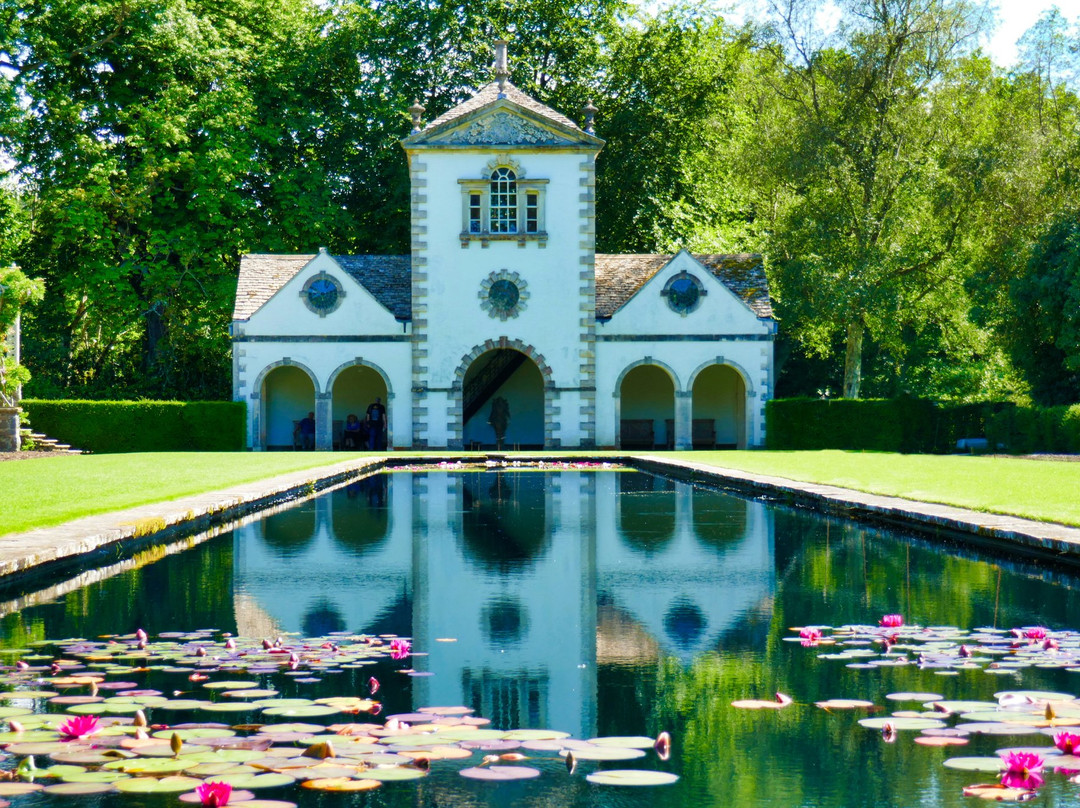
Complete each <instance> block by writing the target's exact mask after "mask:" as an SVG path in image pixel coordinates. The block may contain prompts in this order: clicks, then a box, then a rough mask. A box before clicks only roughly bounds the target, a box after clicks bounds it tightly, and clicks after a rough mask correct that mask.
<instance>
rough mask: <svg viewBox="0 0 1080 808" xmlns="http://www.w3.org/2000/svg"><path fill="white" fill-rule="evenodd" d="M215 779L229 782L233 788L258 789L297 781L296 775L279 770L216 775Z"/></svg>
mask: <svg viewBox="0 0 1080 808" xmlns="http://www.w3.org/2000/svg"><path fill="white" fill-rule="evenodd" d="M213 779H214V780H220V781H221V782H223V783H228V784H229V785H231V786H232V787H233V788H244V789H256V790H257V789H260V788H280V787H281V786H290V785H292V784H293V783H295V782H296V778H295V777H290V776H289V775H287V774H279V773H278V772H268V773H266V774H222V775H215V776H214V778H213Z"/></svg>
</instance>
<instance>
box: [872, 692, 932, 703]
mask: <svg viewBox="0 0 1080 808" xmlns="http://www.w3.org/2000/svg"><path fill="white" fill-rule="evenodd" d="M885 698H887V699H889V700H890V701H937V700H939V699H943V698H945V697H944V696H940V695H938V694H937V693H906V692H905V693H889V694H888V695H887V696H886V697H885Z"/></svg>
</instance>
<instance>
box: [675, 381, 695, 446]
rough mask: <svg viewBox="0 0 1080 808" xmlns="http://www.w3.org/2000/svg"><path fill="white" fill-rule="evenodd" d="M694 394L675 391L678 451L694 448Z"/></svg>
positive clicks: (689, 391) (685, 391)
mask: <svg viewBox="0 0 1080 808" xmlns="http://www.w3.org/2000/svg"><path fill="white" fill-rule="evenodd" d="M693 418H694V392H693V391H692V390H676V391H675V440H674V445H675V448H676V449H680V450H685V449H693V448H694V420H693Z"/></svg>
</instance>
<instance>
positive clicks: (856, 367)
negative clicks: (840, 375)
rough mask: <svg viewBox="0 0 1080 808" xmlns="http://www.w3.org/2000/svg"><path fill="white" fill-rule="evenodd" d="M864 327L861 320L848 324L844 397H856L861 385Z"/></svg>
mask: <svg viewBox="0 0 1080 808" xmlns="http://www.w3.org/2000/svg"><path fill="white" fill-rule="evenodd" d="M865 332H866V327H865V326H864V325H863V324H862V321H861V320H856V321H854V322H852V323H850V324H848V329H847V353H846V354H845V356H844V398H858V397H859V388H860V387H861V386H862V345H863V335H864V334H865Z"/></svg>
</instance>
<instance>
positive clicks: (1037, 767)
mask: <svg viewBox="0 0 1080 808" xmlns="http://www.w3.org/2000/svg"><path fill="white" fill-rule="evenodd" d="M1004 763H1005V770H1004V771H1002V773H1001V784H1002V785H1004V786H1008V787H1009V788H1024V789H1028V790H1029V791H1031V790H1034V789H1036V788H1038V787H1039V786H1041V785H1042V784H1043V778H1042V775H1041V774H1039V772H1041V771H1042V768H1043V763H1044V761H1043V759H1042V757H1041V756H1040V755H1037V754H1036V753H1034V752H1009V753H1008V754H1007V755H1005V757H1004Z"/></svg>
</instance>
